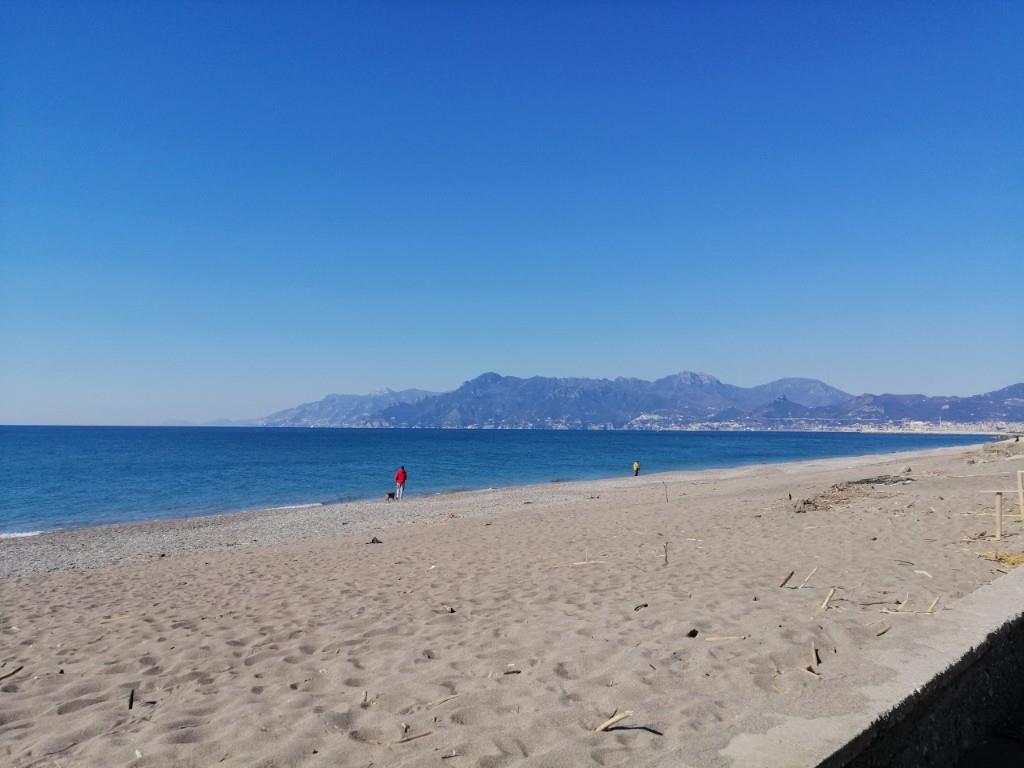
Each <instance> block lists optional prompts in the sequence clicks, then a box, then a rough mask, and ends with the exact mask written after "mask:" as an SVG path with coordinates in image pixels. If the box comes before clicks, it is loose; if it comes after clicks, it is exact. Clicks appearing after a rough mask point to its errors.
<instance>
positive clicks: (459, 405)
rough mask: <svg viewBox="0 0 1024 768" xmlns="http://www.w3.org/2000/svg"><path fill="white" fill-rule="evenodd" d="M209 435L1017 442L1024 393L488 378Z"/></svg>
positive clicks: (346, 401) (285, 413)
mask: <svg viewBox="0 0 1024 768" xmlns="http://www.w3.org/2000/svg"><path fill="white" fill-rule="evenodd" d="M165 426H193V425H192V424H189V423H188V422H182V421H170V422H166V423H165ZM203 426H261V427H353V428H366V427H376V428H390V427H395V428H442V429H581V430H616V429H629V430H650V431H659V430H677V431H695V430H805V431H882V432H934V431H941V432H985V433H1016V432H1024V383H1018V384H1013V385H1011V386H1008V387H1005V388H1003V389H999V390H996V391H993V392H987V393H984V394H979V395H973V396H968V397H952V396H949V397H945V396H926V395H896V394H882V395H872V394H863V395H851V394H849V393H847V392H843V391H842V390H840V389H837V388H835V387H832V386H830V385H828V384H826V383H825V382H823V381H819V380H817V379H807V378H783V379H778V380H776V381H772V382H769V383H767V384H762V385H759V386H755V387H739V386H735V385H732V384H726V383H724V382H722V381H721V380H719V379H717V378H715V377H714V376H710V375H708V374H704V373H692V372H683V373H677V374H673V375H671V376H666V377H664V378H661V379H657V380H656V381H646V380H643V379H635V378H615V379H587V378H550V377H543V376H534V377H530V378H519V377H515V376H502V375H499V374H497V373H485V374H483V375H481V376H478V377H477V378H475V379H472V380H470V381H467V382H465V383H464V384H463V385H462V386H460V387H458V388H457V389H455V390H453V391H451V392H442V393H437V392H428V391H425V390H420V389H406V390H401V391H394V390H390V389H384V390H380V391H377V392H373V393H371V394H367V395H341V394H334V395H327V396H326V397H324V398H323V399H322V400H318V401H316V402H313V403H304V404H302V405H298V406H296V407H294V408H288V409H286V410H282V411H278V412H276V413H273V414H270V415H269V416H266V417H264V418H257V419H251V420H243V421H230V420H219V421H214V422H208V423H206V424H203Z"/></svg>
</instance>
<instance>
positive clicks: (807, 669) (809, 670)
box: [804, 667, 821, 680]
mask: <svg viewBox="0 0 1024 768" xmlns="http://www.w3.org/2000/svg"><path fill="white" fill-rule="evenodd" d="M804 672H807V673H808V674H811V675H813V676H814V677H816V678H817V679H819V680H820V679H821V674H820V673H818V672H815V671H814V670H813V669H811V668H810V667H804Z"/></svg>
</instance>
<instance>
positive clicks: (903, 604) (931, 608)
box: [881, 592, 939, 616]
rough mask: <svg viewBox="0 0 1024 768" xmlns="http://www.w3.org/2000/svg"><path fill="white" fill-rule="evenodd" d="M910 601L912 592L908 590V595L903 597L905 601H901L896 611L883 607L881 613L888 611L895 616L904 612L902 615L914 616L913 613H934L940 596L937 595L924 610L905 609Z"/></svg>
mask: <svg viewBox="0 0 1024 768" xmlns="http://www.w3.org/2000/svg"><path fill="white" fill-rule="evenodd" d="M909 602H910V593H909V592H908V593H907V595H906V597H904V598H903V601H902V602H901V603H899V605H898V606H897V607H896V610H895V611H892V610H889V609H888V608H882V609H881V613H888V614H891V615H893V616H895V615H897V614H902V615H906V616H913V615H920V614H932V613H935V606H937V605H938V604H939V598H938V597H937V596H936V598H935V599H934V600H932V602H931V604H930V605H929V606H928V607H927V608H926V609H925V610H923V611H907V610H904V609H905V608H906V607H907V604H908V603H909Z"/></svg>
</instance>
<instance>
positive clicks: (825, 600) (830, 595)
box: [821, 587, 836, 611]
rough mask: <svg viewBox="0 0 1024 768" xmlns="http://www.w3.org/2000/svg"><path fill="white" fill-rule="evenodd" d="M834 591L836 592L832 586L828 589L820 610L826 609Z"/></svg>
mask: <svg viewBox="0 0 1024 768" xmlns="http://www.w3.org/2000/svg"><path fill="white" fill-rule="evenodd" d="M835 593H836V588H835V587H832V589H830V590H829V591H828V595H826V596H825V599H824V600H823V601H822V603H821V610H823V611H827V610H828V604H829V601H830V600H831V599H832V595H834V594H835Z"/></svg>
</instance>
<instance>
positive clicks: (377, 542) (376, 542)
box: [366, 536, 384, 544]
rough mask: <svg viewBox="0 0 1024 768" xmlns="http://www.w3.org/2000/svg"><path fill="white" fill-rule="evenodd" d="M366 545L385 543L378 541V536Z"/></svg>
mask: <svg viewBox="0 0 1024 768" xmlns="http://www.w3.org/2000/svg"><path fill="white" fill-rule="evenodd" d="M366 543H367V544H383V543H384V542H383V541H381V540H380V539H378V538H377V537H376V536H374V537H373V538H372V539H370V540H369V541H368V542H366Z"/></svg>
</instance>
